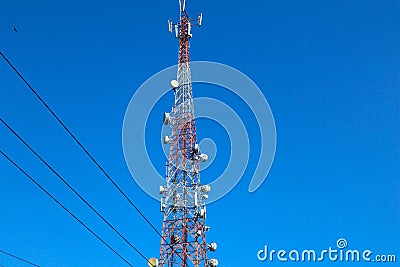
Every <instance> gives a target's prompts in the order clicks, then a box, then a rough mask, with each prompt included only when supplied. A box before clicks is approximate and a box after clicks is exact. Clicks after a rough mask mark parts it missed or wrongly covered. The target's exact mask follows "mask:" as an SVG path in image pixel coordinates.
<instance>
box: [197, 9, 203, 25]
mask: <svg viewBox="0 0 400 267" xmlns="http://www.w3.org/2000/svg"><path fill="white" fill-rule="evenodd" d="M202 22H203V13H202V12H200V13H199V16H198V17H197V24H199V26H201V23H202Z"/></svg>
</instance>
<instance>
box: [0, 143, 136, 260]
mask: <svg viewBox="0 0 400 267" xmlns="http://www.w3.org/2000/svg"><path fill="white" fill-rule="evenodd" d="M0 154H2V155H3V157H5V158H6V159H7V160H8V161H9V162H10V163H11V164H13V165H14V167H16V168H17V169H18V170H19V171H20V172H22V173H23V174H24V175H25V176H26V177H27V178H28V179H29V180H31V181H32V182H33V183H34V184H35V185H36V186H37V187H39V188H40V190H42V191H43V192H44V193H45V194H46V195H47V196H48V197H50V198H51V199H52V200H54V201H55V202H56V203H57V204H58V205H59V206H60V207H61V208H63V209H64V210H65V211H66V212H68V214H69V215H71V216H72V217H73V218H74V219H75V220H76V221H77V222H79V223H80V224H81V225H82V226H83V227H85V228H86V230H88V231H89V232H90V233H91V234H92V235H94V236H95V237H96V238H97V239H98V240H99V241H100V242H101V243H103V244H104V245H105V246H106V247H107V248H109V249H110V250H111V251H112V252H113V253H114V254H115V255H117V256H118V257H119V258H120V259H122V260H123V261H124V262H125V263H126V264H128V265H129V266H131V267H133V265H132V264H131V263H130V262H129V261H127V260H126V259H125V258H124V257H123V256H121V254H119V253H118V252H117V251H116V250H115V249H113V248H112V247H111V246H110V245H109V244H108V243H107V242H106V241H104V240H103V239H102V238H101V237H100V236H98V235H97V234H96V233H95V232H94V231H93V230H92V229H90V228H89V227H88V226H87V225H86V224H85V223H84V222H82V221H81V220H79V219H78V217H76V216H75V215H74V214H73V213H72V212H71V211H70V210H69V209H68V208H66V207H65V206H64V205H63V204H61V202H60V201H58V200H57V199H56V198H55V197H54V196H53V195H52V194H50V193H49V192H48V191H47V190H46V189H45V188H44V187H43V186H41V185H40V184H39V183H38V182H37V181H36V180H35V179H34V178H32V176H30V175H29V174H28V173H27V172H26V171H24V170H23V169H22V168H21V167H20V166H19V165H18V164H17V163H15V161H13V160H12V159H11V158H10V157H8V156H7V155H6V154H5V153H4V152H3V151H2V150H0ZM35 266H37V265H35Z"/></svg>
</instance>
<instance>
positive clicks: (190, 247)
mask: <svg viewBox="0 0 400 267" xmlns="http://www.w3.org/2000/svg"><path fill="white" fill-rule="evenodd" d="M179 9H180V10H179V11H180V20H179V22H178V23H176V24H173V23H172V21H168V26H169V30H170V32H173V31H175V35H176V38H178V39H179V56H178V73H177V80H172V81H171V87H172V89H173V90H174V105H173V107H172V111H171V113H164V124H165V125H168V124H170V126H171V135H170V136H165V137H164V143H165V144H169V145H170V149H169V151H170V152H169V156H168V161H167V164H166V185H165V186H160V194H162V197H161V212H162V213H163V216H164V218H163V224H162V239H161V245H160V260H159V266H160V267H178V266H180V267H189V266H190V267H191V266H193V267H206V266H210V267H215V266H217V265H218V261H217V260H216V259H208V257H207V251H215V250H216V248H217V245H216V243H214V242H212V243H210V244H207V242H206V232H207V231H208V230H209V227H208V226H206V225H205V220H206V206H205V204H204V203H203V200H205V199H207V198H208V195H207V194H208V193H209V192H210V186H209V185H201V183H200V162H201V161H202V162H204V161H206V160H207V158H208V157H207V155H206V154H201V153H200V148H199V145H198V144H197V137H196V123H195V118H194V105H193V95H192V80H191V73H190V56H189V41H190V38H192V33H191V31H192V26H195V25H198V26H201V22H202V14H201V13H200V14H199V16H198V18H197V19H196V20H191V19H190V18H189V15H188V13H187V11H186V0H179Z"/></svg>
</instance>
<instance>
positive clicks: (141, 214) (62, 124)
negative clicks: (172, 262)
mask: <svg viewBox="0 0 400 267" xmlns="http://www.w3.org/2000/svg"><path fill="white" fill-rule="evenodd" d="M0 55H1V57H2V58H3V59H4V60H5V61H6V62H7V64H8V65H9V66H10V67H11V68H12V69H13V70H14V72H15V73H16V74H17V75H18V76H19V77H20V78H21V80H22V81H23V82H24V83H25V85H26V86H28V88H29V89H30V90H31V91H32V93H33V94H34V95H35V96H36V97H37V99H38V100H39V101H40V102H41V103H42V104H43V105H44V107H45V108H46V109H47V110H48V111H49V112H50V113H51V115H53V117H54V118H55V119H56V120H57V121H58V123H59V124H60V125H61V126H62V127H63V128H64V129H65V131H66V132H67V133H68V134H69V135H70V136H71V138H72V139H73V140H74V141H75V142H76V143H77V144H78V146H79V147H80V148H81V149H82V150H83V151H84V152H85V154H86V155H87V156H88V157H89V158H90V159H91V160H92V162H93V163H94V164H95V165H96V166H97V167H98V168H99V169H100V171H101V172H102V173H103V174H104V175H105V176H106V177H107V179H108V180H109V181H110V182H111V183H112V185H113V186H114V187H115V188H116V189H117V190H118V191H119V192H120V193H121V194H122V195H123V196H124V198H125V199H126V200H127V201H128V202H129V204H130V205H131V206H132V207H133V208H134V209H135V210H136V211H137V212H138V213H139V214H140V216H141V217H142V218H143V219H144V220H145V221H146V223H147V224H148V225H149V226H150V227H151V228H152V229H153V230H154V231H155V232H156V233H157V234H158V235H159V236H160V237H161V238H163V236H162V235H161V233H160V232H159V231H158V230H157V228H156V227H155V226H154V225H153V224H152V223H151V222H150V221H149V219H147V217H146V216H145V215H144V214H143V212H142V211H141V210H140V209H139V208H138V207H137V206H136V205H135V204H134V203H133V202H132V200H131V199H130V198H129V197H128V196H127V195H126V194H125V193H124V191H122V189H121V188H120V187H119V186H118V184H117V183H116V182H115V181H114V179H112V178H111V176H110V175H109V174H108V173H107V172H106V171H105V170H104V168H103V167H102V166H101V165H100V163H99V162H98V161H97V160H96V159H95V158H94V157H93V156H92V155H91V154H90V153H89V151H88V150H87V149H86V148H85V147H84V146H83V144H82V143H81V142H80V141H79V140H78V138H77V137H76V136H75V135H74V134H73V133H72V132H71V130H70V129H69V128H68V127H67V126H66V125H65V124H64V123H63V121H62V120H61V119H60V118H59V117H58V116H57V114H56V113H55V112H54V111H53V110H52V109H51V108H50V107H49V105H48V104H47V103H46V102H45V101H44V100H43V98H42V97H41V96H40V95H39V94H38V93H37V92H36V90H35V89H34V88H33V87H32V86H31V85H30V84H29V83H28V81H27V80H26V79H25V78H24V77H23V76H22V74H21V73H20V72H19V71H18V70H17V68H16V67H15V66H14V65H13V64H12V63H11V62H10V61H9V60H8V59H7V57H6V56H5V55H4V54H3V52H1V51H0Z"/></svg>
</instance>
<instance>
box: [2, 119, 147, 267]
mask: <svg viewBox="0 0 400 267" xmlns="http://www.w3.org/2000/svg"><path fill="white" fill-rule="evenodd" d="M0 121H1V122H2V123H3V124H4V125H5V126H6V127H7V129H8V130H9V131H10V132H11V133H12V134H14V135H15V136H16V137H17V138H18V139H19V141H21V142H22V143H23V144H24V145H25V146H26V147H27V148H28V149H29V150H30V151H31V152H32V153H33V154H34V155H35V156H36V157H37V158H38V159H39V160H40V161H41V162H42V163H43V164H44V165H46V167H47V168H49V169H50V170H51V171H52V172H53V173H54V174H55V175H56V176H57V177H58V179H59V180H61V181H62V182H63V183H64V185H66V186H67V187H68V188H69V189H70V190H71V191H72V192H73V193H74V194H75V195H76V196H77V197H79V198H80V200H82V201H83V202H84V203H85V204H86V206H88V207H89V208H90V209H91V210H92V211H93V212H94V213H95V214H96V215H97V216H99V217H100V219H101V220H102V221H103V222H105V223H106V224H107V225H108V226H109V227H110V228H111V229H112V230H113V231H114V232H115V233H116V234H117V235H118V236H119V237H121V238H122V239H123V240H124V241H125V242H126V243H127V244H128V245H129V246H130V247H131V248H132V249H133V250H135V251H136V253H138V254H139V255H140V256H141V257H142V258H143V259H144V260H146V262H149V259H147V258H146V257H145V256H144V255H143V253H141V252H140V251H139V250H138V249H137V248H136V247H135V246H134V245H132V243H131V242H129V240H128V239H126V238H125V237H124V236H123V235H122V234H121V233H120V232H119V231H118V230H117V229H115V227H114V226H112V225H111V223H110V222H109V221H107V219H105V218H104V217H103V216H102V215H101V214H100V213H99V212H98V211H97V210H96V209H95V208H94V207H93V206H92V205H91V204H90V203H89V202H88V201H87V200H86V199H85V198H84V197H82V195H81V194H79V193H78V192H77V191H76V190H75V189H74V188H73V187H72V186H71V185H70V184H69V183H68V182H67V181H66V180H65V179H64V178H63V177H62V176H61V175H60V174H59V173H58V172H57V171H56V170H55V169H54V168H53V167H51V166H50V164H49V163H48V162H47V161H45V160H44V159H43V158H42V157H41V156H40V155H39V154H38V153H37V152H36V151H35V150H34V149H33V148H32V147H31V146H30V145H29V144H28V143H27V142H26V141H25V140H24V139H23V138H22V137H21V136H20V135H19V134H18V133H17V132H16V131H14V129H12V128H11V127H10V126H9V125H8V124H7V123H6V122H5V121H4V120H3V119H2V118H0Z"/></svg>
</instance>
